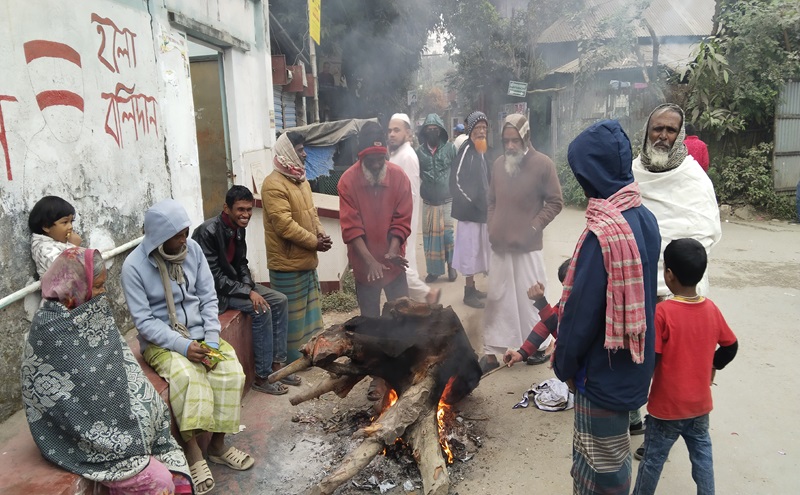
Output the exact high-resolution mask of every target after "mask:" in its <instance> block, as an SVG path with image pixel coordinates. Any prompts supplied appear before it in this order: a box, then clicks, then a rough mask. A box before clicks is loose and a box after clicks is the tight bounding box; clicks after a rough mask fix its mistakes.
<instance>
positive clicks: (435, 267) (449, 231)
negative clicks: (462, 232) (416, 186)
mask: <svg viewBox="0 0 800 495" xmlns="http://www.w3.org/2000/svg"><path fill="white" fill-rule="evenodd" d="M452 206H453V202H452V201H448V202H446V203H445V204H442V205H430V204H428V203H423V208H422V214H423V215H424V216H423V220H422V244H423V247H424V249H425V266H426V268H427V272H428V274H429V275H444V274H445V270H446V267H445V264H447V265H450V264H451V263H452V262H453V217H451V216H450V210H451V208H452Z"/></svg>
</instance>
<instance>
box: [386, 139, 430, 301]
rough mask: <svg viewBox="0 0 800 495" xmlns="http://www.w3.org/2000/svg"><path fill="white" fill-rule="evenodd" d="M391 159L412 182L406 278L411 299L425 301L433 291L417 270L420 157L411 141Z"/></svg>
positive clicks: (390, 156)
mask: <svg viewBox="0 0 800 495" xmlns="http://www.w3.org/2000/svg"><path fill="white" fill-rule="evenodd" d="M389 161H390V162H392V163H394V164H395V165H397V166H398V167H400V168H402V169H403V172H405V173H406V176H408V180H409V181H410V182H411V199H412V203H413V206H412V210H411V235H409V236H408V240H407V241H406V259H407V260H408V268H406V280H407V281H408V295H409V297H411V299H413V300H415V301H418V302H425V296H427V295H428V293H429V292H430V291H431V288H430V287H428V285H427V284H425V282H423V280H422V279H421V278H420V276H419V271H418V270H417V242H418V241H419V227H420V219H419V216H420V212H421V211H422V205H421V204H420V195H419V187H420V177H419V159H418V158H417V153H416V152H415V151H414V148H412V147H411V144H410V143H404V144H403V145H402V146H400V147H399V148H397V150H395V151H394V152H393V153H391V154H390V155H389Z"/></svg>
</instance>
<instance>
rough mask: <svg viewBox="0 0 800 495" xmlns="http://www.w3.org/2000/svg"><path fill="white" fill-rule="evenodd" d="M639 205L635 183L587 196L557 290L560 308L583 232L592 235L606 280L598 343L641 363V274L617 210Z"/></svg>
mask: <svg viewBox="0 0 800 495" xmlns="http://www.w3.org/2000/svg"><path fill="white" fill-rule="evenodd" d="M641 204H642V196H641V194H640V193H639V184H637V183H636V182H634V183H632V184H629V185H627V186H625V187H623V188H622V189H620V190H619V191H617V192H616V193H614V194H613V195H612V196H611V197H610V198H608V199H597V198H591V199H589V206H588V207H587V208H586V229H585V230H584V231H583V234H581V238H580V239H579V240H578V244H577V246H575V253H573V255H572V261H571V262H570V264H569V271H568V272H567V276H566V279H565V280H564V291H563V292H562V293H561V307H562V308H565V305H566V303H567V299H568V298H569V295H570V293H571V292H572V286H573V283H574V281H575V266H576V264H577V261H578V255H579V254H580V252H581V247H582V246H583V242H584V240H585V239H586V236H587V234H588V233H589V232H592V233H593V234H594V235H595V236H597V240H598V242H599V243H600V249H601V251H602V253H603V265H604V266H605V269H606V272H607V273H608V284H607V285H606V340H605V344H604V347H605V348H606V349H608V350H611V351H614V350H617V349H628V350H629V351H630V353H631V358H632V359H633V362H634V363H637V364H638V363H642V362H644V346H645V332H646V330H647V317H646V314H645V297H644V274H643V271H642V259H641V255H640V254H639V247H638V245H637V244H636V239H635V238H634V236H633V231H631V227H630V225H628V221H627V220H625V218H624V217H623V216H622V212H623V211H625V210H628V209H630V208H635V207H637V206H640V205H641Z"/></svg>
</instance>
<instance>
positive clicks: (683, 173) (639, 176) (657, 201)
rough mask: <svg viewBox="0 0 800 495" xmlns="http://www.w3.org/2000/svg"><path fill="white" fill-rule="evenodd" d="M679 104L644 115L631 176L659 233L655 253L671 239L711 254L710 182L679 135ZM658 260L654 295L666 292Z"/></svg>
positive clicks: (701, 289) (703, 284) (715, 231)
mask: <svg viewBox="0 0 800 495" xmlns="http://www.w3.org/2000/svg"><path fill="white" fill-rule="evenodd" d="M685 137H686V130H685V129H684V113H683V110H682V109H681V107H679V106H677V105H675V104H672V103H664V104H662V105H659V106H657V107H656V108H655V110H653V112H652V113H651V114H650V118H649V119H647V124H646V126H645V135H644V140H643V142H642V147H641V150H640V153H639V156H638V157H637V158H636V159H635V160H633V176H634V179H636V182H638V183H639V189H640V190H641V193H642V203H643V204H644V205H645V206H646V207H647V209H649V210H650V211H651V212H653V214H654V215H655V216H656V219H657V220H658V228H659V230H660V231H661V253H663V252H664V248H665V247H666V246H667V244H669V243H670V242H672V241H673V240H675V239H681V238H684V237H689V238H692V239H696V240H698V241H700V243H701V244H702V245H703V247H704V248H705V249H706V253H707V254H708V255H709V257H710V256H711V248H713V247H714V245H715V244H716V243H717V242H719V240H720V238H721V237H722V227H721V226H720V223H719V207H718V206H717V197H716V195H715V194H714V185H713V184H712V183H711V179H709V178H708V175H706V173H705V172H704V171H703V168H702V167H701V166H700V164H699V163H697V161H696V160H695V159H694V158H692V156H691V155H689V153H688V150H687V149H686V145H685V144H684V138H685ZM663 263H664V259H663V254H662V257H661V258H660V259H659V261H658V291H657V293H658V296H659V299H663V298H666V297H668V296H670V295H671V294H670V292H669V289H667V285H666V284H665V283H664V270H663V268H664V264H663ZM697 292H698V294H700V295H702V296H708V270H706V273H705V274H704V275H703V279H702V280H701V281H700V283H699V284H697Z"/></svg>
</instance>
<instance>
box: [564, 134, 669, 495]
mask: <svg viewBox="0 0 800 495" xmlns="http://www.w3.org/2000/svg"><path fill="white" fill-rule="evenodd" d="M568 160H569V165H570V167H571V168H572V171H573V173H574V174H575V177H576V178H577V179H578V182H579V183H580V185H581V187H583V190H584V192H585V193H586V196H587V197H588V198H589V206H588V207H587V211H586V217H587V230H586V231H584V234H583V236H582V238H581V240H580V241H579V242H578V245H577V247H576V249H575V255H573V258H572V264H571V265H570V270H569V272H568V273H567V277H566V280H565V281H564V295H563V296H562V300H561V304H562V306H561V308H562V310H561V320H560V322H559V327H558V345H557V346H556V351H555V362H554V365H553V369H554V371H555V373H556V375H557V376H558V378H559V379H561V380H563V381H566V382H567V383H568V384H569V385H570V388H574V389H577V391H576V395H575V433H574V435H573V439H574V440H573V451H572V462H573V464H572V470H571V474H572V478H573V488H574V493H580V494H589V493H592V494H594V493H628V492H629V490H630V482H631V455H630V437H629V436H628V412H629V411H631V410H634V409H638V408H639V407H641V406H642V405H644V403H645V402H647V391H648V387H649V385H650V378H651V377H652V375H653V369H654V365H655V349H654V342H655V327H654V313H655V305H656V300H657V299H656V271H657V267H658V258H659V251H660V249H661V247H660V246H661V235H660V234H659V230H658V223H657V222H656V218H655V216H654V215H653V214H652V213H650V211H649V210H648V209H647V208H645V207H644V206H641V194H640V193H639V189H638V185H637V184H636V183H635V182H634V180H633V173H632V171H631V162H632V160H631V145H630V141H629V140H628V137H627V136H626V135H625V133H624V131H623V130H622V128H621V127H620V125H619V123H618V122H616V121H609V120H606V121H602V122H598V123H596V124H593V125H592V126H590V127H589V128H588V129H586V130H585V131H583V132H582V133H581V134H580V135H578V137H576V138H575V140H574V141H573V142H572V143H571V144H570V146H569V152H568ZM631 238H632V239H631ZM606 266H608V267H611V271H610V272H608V271H606ZM607 301H611V303H610V305H607Z"/></svg>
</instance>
